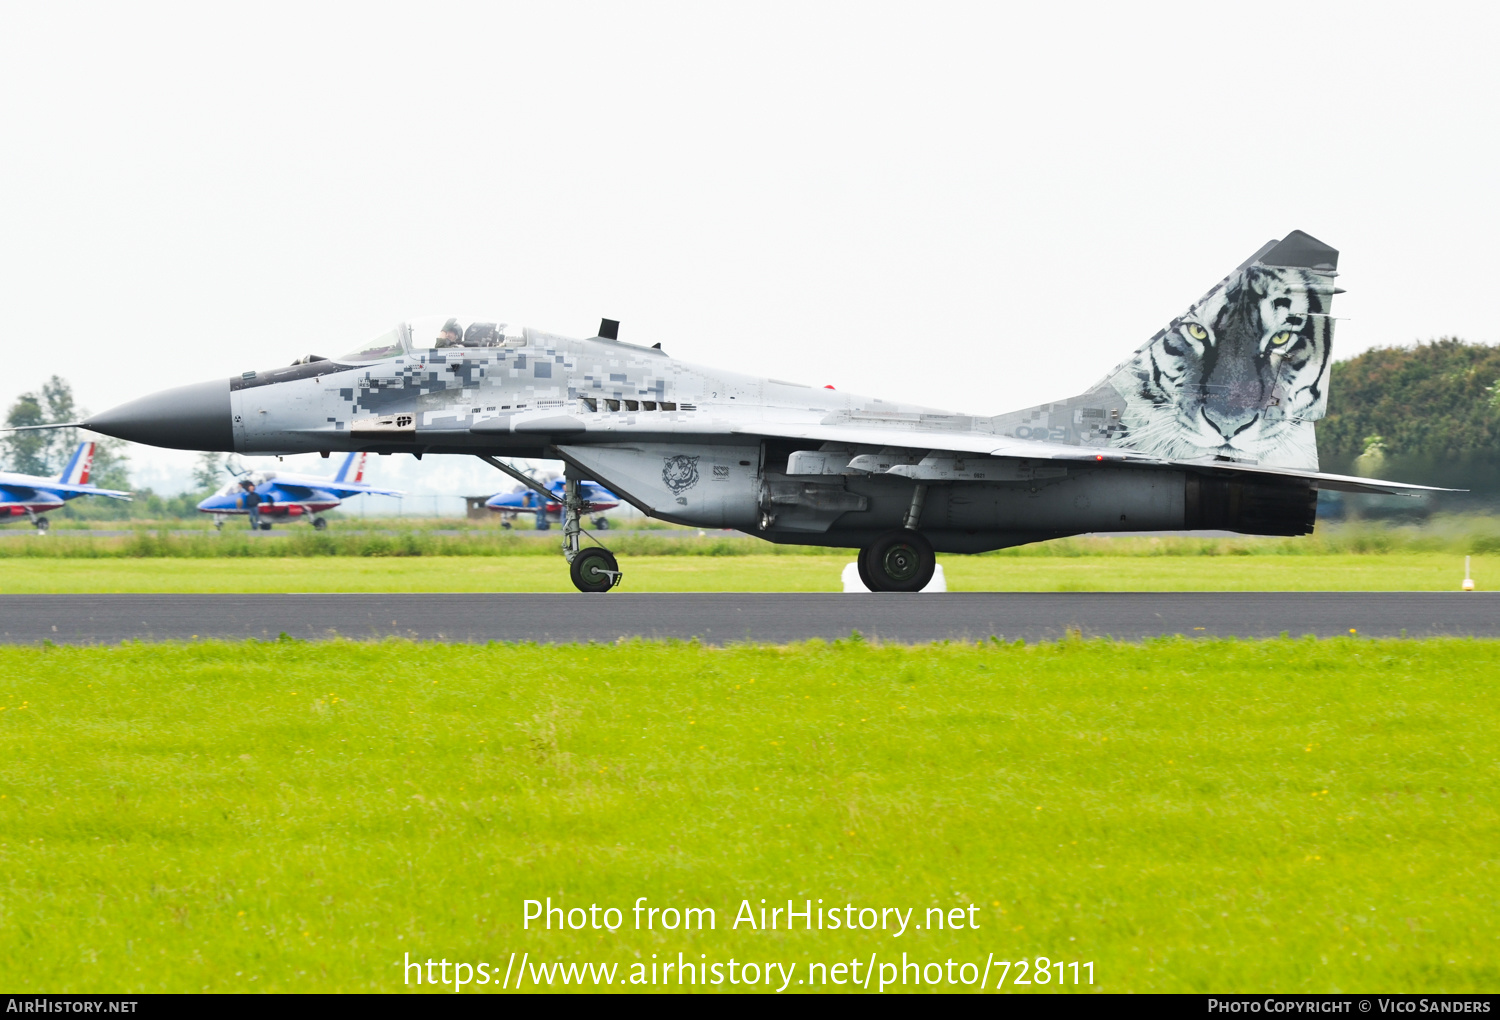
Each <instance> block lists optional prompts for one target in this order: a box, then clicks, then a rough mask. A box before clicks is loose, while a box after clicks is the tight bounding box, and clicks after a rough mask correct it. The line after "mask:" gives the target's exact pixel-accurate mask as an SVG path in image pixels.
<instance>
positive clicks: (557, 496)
mask: <svg viewBox="0 0 1500 1020" xmlns="http://www.w3.org/2000/svg"><path fill="white" fill-rule="evenodd" d="M543 485H544V487H545V488H546V489H547V491H548V492H550V493H551V494H552V495H551V498H549V499H543V498H542V496H541V494H540V493H538V492H535V491H534V490H532V489H529V488H527V487H526V486H524V485H523V486H521V487H520V488H518V489H515V490H513V491H511V492H497V493H495V495H493V496H491V497H490V498H489V499H488V500H486V501H485V504H484V505H485V506H487V507H489V508H490V509H491V510H495V511H498V512H499V513H500V514H501V515H502V516H503V517H504V518H505V520H506V522H507V524H506V526H507V527H509V526H510V525H509V522H510V521H512V520H514V519H515V517H516V516H517V515H518V514H523V513H526V514H536V525H537V529H538V530H539V531H545V530H547V528H548V527H549V526H550V523H551V522H556V521H561V520H562V518H563V506H564V501H565V500H566V499H567V492H566V486H567V483H566V482H564V481H563V480H562V479H561V478H554V479H551V480H550V481H544V482H543ZM578 496H579V498H580V499H582V500H583V501H584V502H586V503H588V504H589V509H588V510H587V511H585V513H588V514H603V513H604V512H605V511H607V510H613V509H614V508H615V507H617V506H619V505H620V497H619V496H616V495H615V494H614V493H613V492H610V491H609V490H608V489H606V488H605V487H604V486H602V485H600V484H599V483H598V482H592V481H584V482H579V483H578ZM594 527H595V528H598V529H599V530H600V531H604V530H606V529H608V528H609V518H607V517H602V516H597V517H595V518H594Z"/></svg>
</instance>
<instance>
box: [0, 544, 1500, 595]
mask: <svg viewBox="0 0 1500 1020" xmlns="http://www.w3.org/2000/svg"><path fill="white" fill-rule="evenodd" d="M852 560H853V557H852V556H851V555H850V554H848V553H845V552H838V553H835V554H832V555H829V554H823V555H798V556H640V557H629V556H622V557H621V560H620V566H621V569H623V570H624V572H625V581H624V584H623V586H622V587H621V589H620V590H621V591H626V592H684V591H687V592H691V591H788V592H795V591H840V590H841V582H840V575H841V574H842V571H843V567H844V565H845V564H847V563H849V562H851V561H852ZM939 562H941V563H942V564H943V568H944V572H945V574H946V577H947V582H948V588H949V590H950V591H1452V590H1454V589H1456V588H1458V586H1459V582H1460V581H1461V580H1462V579H1463V557H1462V556H1459V555H1455V554H1452V553H1446V552H1429V553H1388V554H1384V555H1362V554H1347V553H1345V554H1331V555H1305V556H1213V557H1209V556H1141V555H1126V556H1119V555H1113V556H1112V555H1107V554H1102V555H1092V556H1003V555H1000V556H994V555H992V556H944V557H940V558H939ZM1473 569H1474V576H1475V578H1476V579H1477V584H1478V586H1479V587H1480V588H1482V589H1483V588H1487V587H1494V586H1495V585H1497V584H1500V555H1495V554H1490V555H1486V556H1476V557H1474V566H1473ZM572 590H573V586H572V584H571V583H570V582H569V580H568V574H567V566H566V564H565V563H564V562H563V559H562V557H561V556H559V555H553V556H545V557H542V556H414V557H380V556H319V557H255V558H247V559H234V558H217V559H194V558H188V557H161V558H120V557H111V558H100V559H75V558H60V559H48V558H15V559H8V560H7V559H0V593H10V594H41V593H63V592H204V593H207V592H322V591H326V592H350V591H356V592H360V591H362V592H431V591H493V592H504V591H510V592H525V591H534V592H548V591H553V592H560V591H572Z"/></svg>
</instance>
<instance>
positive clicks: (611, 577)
mask: <svg viewBox="0 0 1500 1020" xmlns="http://www.w3.org/2000/svg"><path fill="white" fill-rule="evenodd" d="M568 574H569V576H570V577H572V578H573V586H574V587H575V588H577V589H578V590H579V591H589V592H605V591H609V590H610V589H611V588H613V587H614V586H615V585H617V584H619V583H620V564H619V563H618V562H616V560H615V554H614V553H612V552H610V551H609V550H608V549H601V548H599V547H598V546H594V547H591V548H588V549H584V550H582V551H581V552H579V553H578V555H576V556H574V557H573V562H572V563H569V564H568Z"/></svg>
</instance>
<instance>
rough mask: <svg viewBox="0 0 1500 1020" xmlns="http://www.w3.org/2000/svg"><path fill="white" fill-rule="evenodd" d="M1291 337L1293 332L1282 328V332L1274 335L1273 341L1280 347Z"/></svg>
mask: <svg viewBox="0 0 1500 1020" xmlns="http://www.w3.org/2000/svg"><path fill="white" fill-rule="evenodd" d="M1291 338H1292V334H1291V333H1289V332H1288V331H1287V330H1282V331H1281V332H1280V333H1277V334H1276V335H1275V336H1273V337H1272V338H1271V342H1272V343H1273V344H1275V345H1276V346H1277V347H1280V346H1281V345H1282V344H1284V343H1286V342H1287V341H1288V340H1290V339H1291Z"/></svg>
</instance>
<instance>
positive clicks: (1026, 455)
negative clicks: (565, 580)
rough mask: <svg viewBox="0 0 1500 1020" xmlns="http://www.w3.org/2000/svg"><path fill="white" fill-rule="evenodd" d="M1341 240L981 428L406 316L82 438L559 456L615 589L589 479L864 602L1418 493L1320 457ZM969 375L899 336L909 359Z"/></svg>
mask: <svg viewBox="0 0 1500 1020" xmlns="http://www.w3.org/2000/svg"><path fill="white" fill-rule="evenodd" d="M1337 267H1338V252H1337V251H1335V250H1334V249H1333V248H1330V247H1329V246H1328V245H1326V244H1323V243H1322V242H1321V241H1319V240H1317V239H1316V238H1313V237H1310V236H1309V235H1307V234H1304V233H1302V232H1301V231H1293V232H1292V233H1291V234H1288V235H1287V236H1286V237H1285V238H1283V239H1281V240H1279V241H1275V240H1273V241H1271V242H1269V243H1267V244H1266V245H1264V246H1263V247H1262V248H1261V249H1260V250H1259V251H1257V252H1256V253H1255V254H1254V255H1252V256H1251V257H1250V258H1249V259H1247V260H1246V261H1245V262H1244V263H1242V264H1241V265H1240V266H1239V267H1238V268H1236V269H1235V270H1234V271H1233V272H1231V273H1230V274H1229V275H1228V276H1227V277H1225V278H1224V279H1223V280H1221V281H1220V282H1219V283H1217V284H1216V285H1214V287H1213V288H1212V289H1211V290H1209V292H1208V293H1207V294H1205V295H1204V296H1203V297H1202V298H1200V299H1199V300H1198V301H1197V302H1195V303H1194V304H1193V305H1192V306H1191V307H1189V308H1188V309H1187V311H1185V312H1184V313H1182V314H1181V315H1179V316H1177V317H1176V318H1174V319H1173V320H1172V321H1171V322H1169V323H1168V324H1167V326H1166V327H1165V328H1164V329H1162V330H1160V331H1158V332H1157V333H1156V335H1155V336H1153V337H1151V339H1150V340H1148V341H1147V342H1146V343H1145V344H1144V345H1142V346H1141V347H1139V348H1137V349H1136V350H1135V352H1134V353H1132V354H1131V355H1130V356H1129V357H1127V358H1126V359H1125V360H1124V361H1123V362H1122V363H1121V364H1119V365H1118V366H1116V367H1115V368H1114V369H1113V370H1111V371H1110V372H1109V373H1108V374H1106V375H1105V376H1104V378H1103V379H1101V380H1100V381H1099V382H1098V383H1097V384H1096V385H1095V386H1093V387H1092V388H1090V389H1089V390H1087V391H1086V392H1084V393H1081V394H1078V395H1077V396H1073V397H1068V398H1066V399H1063V400H1058V401H1055V402H1051V403H1045V404H1039V405H1037V406H1035V407H1028V408H1024V409H1022V410H1019V411H1012V412H1009V413H1006V414H1000V415H995V416H993V417H984V416H977V415H972V414H957V413H953V412H950V411H943V410H938V409H935V408H929V407H920V406H916V405H911V404H903V403H899V402H896V401H890V400H882V399H874V398H869V397H861V396H857V395H854V394H850V393H845V392H841V391H835V390H830V389H816V388H814V387H811V386H804V385H799V384H797V383H790V382H783V381H781V380H777V379H765V378H757V377H753V376H748V375H744V374H741V373H737V372H730V371H721V370H716V369H710V368H704V367H701V366H697V365H692V364H688V363H685V362H681V361H677V360H676V359H673V358H671V357H668V356H667V354H666V353H665V352H663V351H662V350H661V349H660V345H657V346H656V347H637V346H633V345H630V344H624V343H621V342H620V341H619V338H618V327H619V324H618V323H617V322H614V321H612V320H608V319H606V320H604V322H603V323H602V324H601V326H600V330H599V335H598V336H595V337H592V338H589V339H586V340H575V339H571V338H568V337H564V336H559V335H556V334H552V333H546V332H543V331H541V330H537V329H530V328H525V327H521V326H516V325H511V324H507V323H501V322H496V321H493V320H468V319H465V320H459V319H457V318H447V319H444V318H443V317H434V318H429V319H416V320H413V321H411V322H409V323H401V324H399V325H397V326H396V327H395V328H393V329H392V330H391V331H390V332H388V333H386V334H384V335H382V336H380V337H377V338H376V339H374V340H372V341H371V342H369V343H367V344H361V345H360V346H359V347H357V348H356V349H354V350H353V351H350V352H349V353H347V354H345V355H343V356H342V357H338V358H334V359H332V360H330V359H327V358H323V357H320V356H315V355H309V356H307V357H305V358H301V359H299V360H298V361H297V362H296V363H294V364H293V365H291V366H290V367H287V368H278V369H273V370H270V371H264V372H262V371H247V372H245V373H243V374H242V375H240V376H238V377H236V378H233V379H228V380H225V379H218V380H214V381H211V382H204V383H198V384H195V385H191V386H183V387H179V388H177V389H172V390H166V391H163V392H160V393H157V394H154V395H151V396H147V397H143V398H140V399H138V400H134V401H131V402H130V403H127V404H124V405H121V406H120V407H117V408H114V409H112V410H109V411H106V412H104V413H102V414H98V415H95V416H93V417H92V418H90V419H89V420H88V421H87V422H85V423H84V425H85V427H87V428H89V429H92V430H94V431H96V432H102V433H104V434H106V435H112V436H119V437H120V438H122V439H128V440H131V441H133V442H139V443H150V444H154V445H157V446H166V447H173V448H177V449H190V450H235V451H239V452H243V453H255V454H289V453H301V452H306V451H312V450H319V451H329V450H366V451H375V452H380V453H402V452H405V453H412V454H415V455H417V456H419V457H420V456H423V455H426V454H434V453H442V454H468V455H474V456H479V457H480V458H481V459H483V460H485V461H486V462H487V463H489V464H492V465H493V466H495V467H497V468H499V469H500V470H502V471H504V472H506V473H507V474H510V475H512V476H513V477H515V478H517V480H519V481H521V482H523V483H524V484H526V485H528V486H529V487H531V488H533V489H534V490H535V491H537V493H538V494H539V495H540V496H542V497H543V498H546V499H550V498H552V494H551V493H550V492H548V491H547V490H546V488H545V487H544V486H542V485H541V484H540V483H538V482H536V481H535V480H534V479H531V478H529V477H528V476H526V475H524V474H523V473H521V472H519V471H516V470H515V469H513V468H511V467H510V466H508V465H506V464H505V463H504V462H502V461H501V460H499V459H497V458H498V457H523V458H528V459H556V460H562V461H563V462H564V463H565V464H566V470H565V473H564V477H565V480H566V485H565V494H564V525H563V537H564V543H563V552H564V556H565V558H566V559H567V560H568V562H569V564H570V570H571V573H572V578H573V582H574V584H575V585H576V586H577V587H578V588H579V589H581V590H584V591H607V590H609V589H610V588H611V587H613V586H614V585H615V584H617V583H618V582H619V579H620V572H619V568H618V566H617V564H616V562H615V558H614V556H613V555H612V554H611V553H610V552H609V551H608V550H607V549H604V548H600V547H590V548H584V547H583V545H582V531H581V525H580V520H581V517H582V515H583V514H584V513H586V512H587V509H586V507H587V501H586V500H584V499H583V497H582V496H581V495H579V493H578V484H579V482H581V481H582V480H583V479H586V478H593V479H597V480H598V481H599V482H600V484H603V485H606V486H608V488H609V489H610V491H612V492H616V493H618V494H619V495H620V496H621V497H623V498H624V499H626V500H628V501H629V502H630V503H631V504H633V505H634V506H636V507H637V508H639V509H640V510H641V511H643V512H644V513H646V514H649V515H651V516H654V517H659V518H661V519H663V520H668V521H674V522H677V523H680V524H688V525H693V526H698V527H704V526H711V527H715V528H738V529H741V530H744V531H748V532H750V533H752V534H756V535H758V536H760V537H761V538H764V539H767V540H768V541H772V542H785V543H800V544H811V545H822V546H844V547H850V548H856V549H858V550H859V557H858V563H859V570H860V576H861V578H862V579H863V580H864V582H865V585H866V587H868V588H870V589H871V590H874V591H919V590H920V589H921V588H922V587H923V586H925V585H926V584H927V581H928V579H929V578H931V576H932V573H933V569H934V566H935V564H936V560H935V553H936V552H939V551H941V552H951V553H974V552H982V551H984V550H987V549H1000V548H1004V547H1006V546H1013V545H1019V544H1021V543H1025V542H1037V541H1041V540H1044V539H1049V538H1058V537H1062V536H1065V535H1073V534H1078V533H1081V532H1100V531H1143V530H1155V531H1173V530H1191V529H1202V528H1214V529H1224V530H1229V531H1237V532H1241V533H1244V534H1251V535H1301V534H1306V533H1308V532H1310V531H1311V530H1312V527H1313V520H1314V517H1315V512H1316V506H1317V494H1318V491H1319V489H1337V490H1342V491H1348V492H1377V493H1399V492H1408V493H1410V492H1417V491H1420V490H1422V489H1424V488H1426V487H1424V486H1415V485H1406V484H1403V483H1398V482H1384V481H1377V480H1373V479H1368V478H1354V477H1349V476H1341V475H1332V474H1324V473H1321V472H1319V470H1318V460H1317V446H1316V444H1315V442H1314V438H1313V425H1314V422H1316V421H1317V419H1319V418H1321V417H1323V415H1324V413H1325V411H1326V409H1327V405H1328V380H1329V368H1330V365H1331V361H1332V338H1333V320H1332V318H1331V317H1330V309H1331V306H1332V300H1333V296H1334V295H1335V294H1337V293H1338V289H1337V288H1336V287H1335V286H1334V278H1335V276H1336V275H1337V273H1336V270H1337ZM924 366H925V367H927V368H929V369H930V370H932V371H947V372H951V371H956V370H957V371H972V370H973V369H972V368H969V367H965V366H956V365H953V364H951V363H950V362H949V361H947V360H946V358H945V356H944V353H943V351H942V349H941V346H940V345H935V344H924V345H913V349H912V356H911V360H910V361H909V362H908V363H907V364H905V365H903V366H902V368H901V371H902V372H903V373H909V372H912V371H917V370H920V369H921V368H922V367H924Z"/></svg>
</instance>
